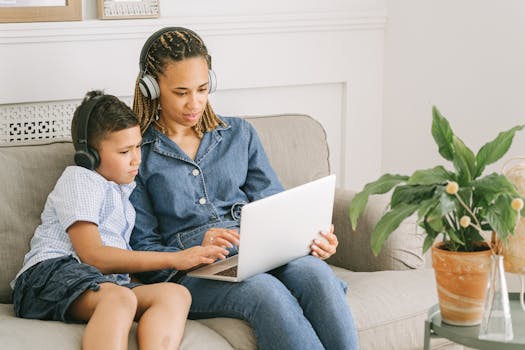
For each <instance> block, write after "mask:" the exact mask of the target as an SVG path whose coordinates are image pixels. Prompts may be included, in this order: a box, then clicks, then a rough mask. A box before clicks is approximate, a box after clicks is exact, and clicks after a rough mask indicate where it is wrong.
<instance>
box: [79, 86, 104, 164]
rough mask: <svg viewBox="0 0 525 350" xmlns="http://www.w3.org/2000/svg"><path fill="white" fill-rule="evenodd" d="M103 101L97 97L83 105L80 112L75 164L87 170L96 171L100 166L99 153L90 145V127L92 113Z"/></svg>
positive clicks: (100, 97)
mask: <svg viewBox="0 0 525 350" xmlns="http://www.w3.org/2000/svg"><path fill="white" fill-rule="evenodd" d="M100 101H102V96H95V97H92V98H91V99H89V100H88V101H86V102H85V103H84V104H82V105H81V106H80V108H79V110H78V115H77V118H78V122H77V130H76V132H77V139H76V141H75V143H74V144H73V145H74V147H75V163H76V164H77V165H79V166H82V167H84V168H87V169H91V170H93V169H95V168H96V167H97V166H98V164H99V155H98V152H97V151H96V150H95V149H93V148H91V147H89V145H88V127H89V118H90V117H91V113H92V112H93V110H94V109H95V107H96V106H97V105H98V103H99V102H100Z"/></svg>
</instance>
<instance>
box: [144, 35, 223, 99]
mask: <svg viewBox="0 0 525 350" xmlns="http://www.w3.org/2000/svg"><path fill="white" fill-rule="evenodd" d="M176 31H180V32H186V33H187V34H189V35H191V36H193V37H195V38H197V39H199V40H200V41H202V39H201V38H200V37H199V36H198V35H197V33H195V32H194V31H192V30H189V29H187V28H182V27H166V28H163V29H160V30H158V31H156V32H155V33H153V34H152V35H151V36H150V37H149V38H148V40H146V42H145V43H144V46H143V47H142V50H141V51H140V61H139V68H140V74H141V75H142V76H141V78H140V79H139V89H140V92H142V95H144V96H146V97H147V98H149V99H150V100H154V99H156V98H159V96H160V87H159V83H158V82H157V79H155V77H154V76H152V75H151V74H147V72H146V58H147V57H148V53H149V50H150V49H151V45H153V43H154V42H155V41H156V40H157V39H158V38H160V37H161V36H162V34H164V33H167V32H176ZM206 61H207V62H208V64H209V69H208V92H209V93H210V94H212V93H214V92H215V90H216V89H217V77H216V76H215V72H214V71H213V69H211V56H209V55H208V57H207V58H206Z"/></svg>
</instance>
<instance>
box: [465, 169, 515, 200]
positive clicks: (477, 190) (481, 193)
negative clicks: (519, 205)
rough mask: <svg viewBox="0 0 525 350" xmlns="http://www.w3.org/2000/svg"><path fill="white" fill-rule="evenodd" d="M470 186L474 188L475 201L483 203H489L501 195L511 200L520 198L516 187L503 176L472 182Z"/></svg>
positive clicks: (493, 175)
mask: <svg viewBox="0 0 525 350" xmlns="http://www.w3.org/2000/svg"><path fill="white" fill-rule="evenodd" d="M470 186H472V187H473V188H474V195H475V196H476V201H480V200H483V201H484V203H491V202H492V201H494V199H496V197H497V196H499V195H501V194H507V195H509V196H511V197H513V198H517V197H520V194H519V193H518V190H517V189H516V186H514V184H513V183H512V182H510V181H509V180H508V179H507V178H506V177H505V176H504V175H500V174H497V173H492V174H490V175H487V176H485V177H483V178H481V179H477V180H474V181H472V182H471V183H470Z"/></svg>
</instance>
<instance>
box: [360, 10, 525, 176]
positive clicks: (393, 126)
mask: <svg viewBox="0 0 525 350" xmlns="http://www.w3.org/2000/svg"><path fill="white" fill-rule="evenodd" d="M387 9H388V20H387V25H386V33H385V66H384V68H385V75H384V88H385V89H384V117H383V118H384V119H383V138H382V139H383V146H382V154H383V158H382V169H383V171H384V172H395V173H402V174H407V175H408V174H410V173H411V172H412V171H413V170H415V169H420V168H429V167H432V166H434V165H435V164H436V163H437V162H440V161H441V160H440V159H441V158H440V156H439V154H438V152H437V147H436V146H435V143H434V141H433V139H432V137H431V134H430V127H431V118H432V114H431V108H432V105H436V106H437V107H438V108H439V109H440V111H441V112H442V114H443V115H444V116H445V117H447V118H448V120H449V121H450V123H451V125H452V128H453V130H454V131H455V133H456V134H457V135H459V137H460V138H462V139H463V141H464V142H465V143H466V144H467V145H468V146H469V147H471V148H472V149H473V150H474V152H477V150H478V149H479V148H480V147H481V146H482V145H483V144H484V143H486V142H488V141H489V140H492V139H493V138H495V137H496V135H497V133H498V132H500V131H503V130H507V129H510V128H511V127H513V126H514V125H517V124H520V123H521V124H525V98H524V97H525V94H524V93H525V40H524V39H523V33H525V2H523V1H521V0H504V1H488V0H486V1H479V0H462V1H457V0H439V1H438V0H389V1H387ZM517 155H525V130H524V131H521V132H519V133H517V134H516V137H515V139H514V144H513V146H512V148H511V150H510V151H509V153H508V156H507V157H506V158H505V159H508V158H509V157H510V156H517ZM443 164H447V166H449V167H450V168H451V167H452V165H451V164H449V163H443ZM501 166H502V162H499V163H497V164H496V165H495V166H493V167H490V168H489V169H488V170H490V171H499V170H500V168H501ZM370 180H372V179H370Z"/></svg>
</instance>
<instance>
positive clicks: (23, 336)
mask: <svg viewBox="0 0 525 350" xmlns="http://www.w3.org/2000/svg"><path fill="white" fill-rule="evenodd" d="M237 322H239V323H240V321H237ZM84 328H85V326H84V325H82V324H67V323H63V322H57V321H40V320H28V319H22V318H18V317H15V315H14V313H13V305H12V304H0V339H1V340H2V342H1V346H0V347H1V348H2V349H24V350H41V349H53V350H71V349H80V348H81V344H82V343H81V342H82V334H83V332H84ZM136 337H137V324H136V323H135V324H134V325H133V328H132V331H131V332H130V335H129V349H130V350H135V349H138V345H137V338H136ZM232 348H233V347H232V346H231V345H230V344H229V343H228V341H226V339H224V338H223V337H221V336H220V335H219V334H217V333H216V332H215V331H214V330H212V329H210V328H208V327H206V326H205V325H204V324H201V323H200V322H197V321H191V320H188V321H187V322H186V329H185V331H184V337H183V339H182V344H181V346H180V349H181V350H190V349H219V350H227V349H228V350H231V349H232ZM237 349H242V348H237Z"/></svg>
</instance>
